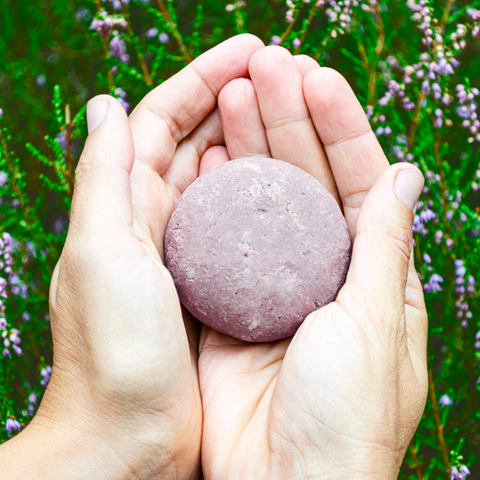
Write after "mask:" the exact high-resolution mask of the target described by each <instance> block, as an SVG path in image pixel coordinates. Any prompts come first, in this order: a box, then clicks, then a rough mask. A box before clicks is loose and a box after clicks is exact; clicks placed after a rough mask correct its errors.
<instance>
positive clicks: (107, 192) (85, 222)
mask: <svg viewBox="0 0 480 480" xmlns="http://www.w3.org/2000/svg"><path fill="white" fill-rule="evenodd" d="M87 124H88V132H89V135H88V138H87V141H86V143H85V148H84V150H83V153H82V156H81V157H80V160H79V163H78V166H77V168H76V171H75V188H74V195H73V203H72V212H71V222H70V229H69V235H71V234H72V231H73V232H74V233H80V232H81V233H82V234H83V235H91V234H92V233H93V234H96V233H99V232H102V233H105V232H112V231H114V230H115V227H118V226H119V225H122V224H124V225H125V224H127V225H131V224H132V199H131V194H130V171H131V169H132V167H133V161H134V146H133V140H132V134H131V131H130V126H129V123H128V117H127V115H126V113H125V110H124V109H123V107H122V106H121V105H120V103H119V102H118V101H117V100H116V99H115V98H113V97H111V96H109V95H99V96H97V97H95V98H93V99H92V100H90V102H89V103H88V105H87Z"/></svg>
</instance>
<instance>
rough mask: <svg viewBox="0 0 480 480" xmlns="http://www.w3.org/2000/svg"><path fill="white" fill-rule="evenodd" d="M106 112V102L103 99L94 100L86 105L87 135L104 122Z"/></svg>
mask: <svg viewBox="0 0 480 480" xmlns="http://www.w3.org/2000/svg"><path fill="white" fill-rule="evenodd" d="M107 111H108V102H107V101H106V100H105V99H104V98H101V97H100V98H94V99H93V100H90V101H89V102H88V105H87V126H88V133H92V132H93V131H94V130H95V129H96V128H97V127H99V126H100V125H101V124H102V122H103V121H104V120H105V117H106V116H107Z"/></svg>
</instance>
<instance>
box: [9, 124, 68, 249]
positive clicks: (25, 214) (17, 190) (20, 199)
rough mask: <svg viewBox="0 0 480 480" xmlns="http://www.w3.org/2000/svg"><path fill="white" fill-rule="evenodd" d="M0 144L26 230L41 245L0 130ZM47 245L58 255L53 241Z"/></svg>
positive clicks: (41, 242)
mask: <svg viewBox="0 0 480 480" xmlns="http://www.w3.org/2000/svg"><path fill="white" fill-rule="evenodd" d="M0 145H1V146H2V149H3V154H4V155H5V163H6V164H7V167H8V170H9V172H10V176H11V178H12V184H11V185H12V189H13V191H14V192H15V195H16V197H17V200H18V203H19V204H20V208H21V210H22V212H23V217H24V219H25V223H26V225H27V227H28V230H29V231H30V233H31V235H32V238H33V239H34V240H35V242H36V244H37V245H38V246H40V245H43V244H44V243H45V242H43V241H40V239H39V238H38V236H37V235H36V233H35V229H34V228H33V223H32V221H31V218H30V212H31V208H30V205H29V204H28V203H27V202H25V198H24V195H23V193H22V191H21V190H20V187H19V186H18V183H17V174H16V172H15V168H14V166H13V163H12V162H11V161H10V154H9V153H8V146H7V142H6V141H5V139H4V138H3V136H2V132H1V130H0ZM49 247H50V248H51V250H52V251H53V252H54V253H55V255H56V256H57V257H59V256H60V253H59V252H58V250H57V248H56V246H55V245H54V244H53V243H51V244H50V245H49Z"/></svg>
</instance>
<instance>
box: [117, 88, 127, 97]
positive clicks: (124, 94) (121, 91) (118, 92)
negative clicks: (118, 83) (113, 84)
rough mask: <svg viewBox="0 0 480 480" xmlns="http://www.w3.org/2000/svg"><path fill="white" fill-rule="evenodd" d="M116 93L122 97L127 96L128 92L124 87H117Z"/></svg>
mask: <svg viewBox="0 0 480 480" xmlns="http://www.w3.org/2000/svg"><path fill="white" fill-rule="evenodd" d="M115 95H116V96H117V97H120V98H127V92H125V90H124V89H123V88H120V87H118V88H116V89H115Z"/></svg>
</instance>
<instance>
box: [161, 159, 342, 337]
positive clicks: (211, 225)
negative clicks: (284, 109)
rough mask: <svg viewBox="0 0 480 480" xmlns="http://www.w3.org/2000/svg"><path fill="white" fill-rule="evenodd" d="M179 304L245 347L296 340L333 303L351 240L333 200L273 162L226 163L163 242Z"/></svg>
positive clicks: (201, 186) (194, 188)
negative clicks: (303, 326)
mask: <svg viewBox="0 0 480 480" xmlns="http://www.w3.org/2000/svg"><path fill="white" fill-rule="evenodd" d="M165 260H166V265H167V268H168V269H169V271H170V273H171V274H172V276H173V279H174V282H175V285H176V287H177V290H178V293H179V296H180V300H181V301H182V303H183V304H184V306H185V307H186V308H187V309H188V310H189V311H190V312H191V313H192V314H193V316H194V317H196V318H197V319H198V320H200V321H201V322H203V323H205V324H206V325H208V326H209V327H211V328H214V329H215V330H218V331H219V332H222V333H226V334H228V335H231V336H233V337H236V338H240V339H242V340H247V341H250V342H268V341H273V340H278V339H281V338H285V337H289V336H291V335H293V334H294V333H295V331H296V330H297V329H298V327H299V326H300V324H301V323H302V321H303V320H304V319H305V317H306V316H307V315H308V314H309V313H311V312H313V311H314V310H316V309H318V308H320V307H322V306H323V305H326V304H327V303H330V302H331V301H333V300H335V298H336V295H337V293H338V291H339V289H340V288H341V286H342V285H343V284H344V282H345V276H346V273H347V269H348V265H349V262H350V239H349V236H348V232H347V225H346V222H345V219H344V217H343V215H342V212H341V211H340V208H339V207H338V205H337V203H336V201H335V199H334V198H333V197H332V196H331V195H330V194H329V193H328V191H327V190H326V189H325V188H324V187H322V186H321V185H320V183H319V182H318V181H317V180H315V179H314V178H313V177H312V176H311V175H309V174H308V173H306V172H304V171H303V170H301V169H300V168H298V167H295V166H293V165H290V164H289V163H285V162H282V161H279V160H273V159H271V158H263V157H253V158H242V159H238V160H233V161H230V162H228V163H226V164H224V165H222V166H219V167H214V168H212V169H211V170H209V171H208V172H206V173H204V174H203V175H201V176H200V177H199V178H198V179H197V180H196V181H195V182H194V183H193V184H192V185H191V186H190V187H189V188H188V189H187V190H186V191H185V193H184V194H183V196H182V197H181V199H180V201H179V202H178V204H177V206H176V209H175V211H174V212H173V215H172V217H171V219H170V222H169V224H168V228H167V231H166V234H165Z"/></svg>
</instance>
